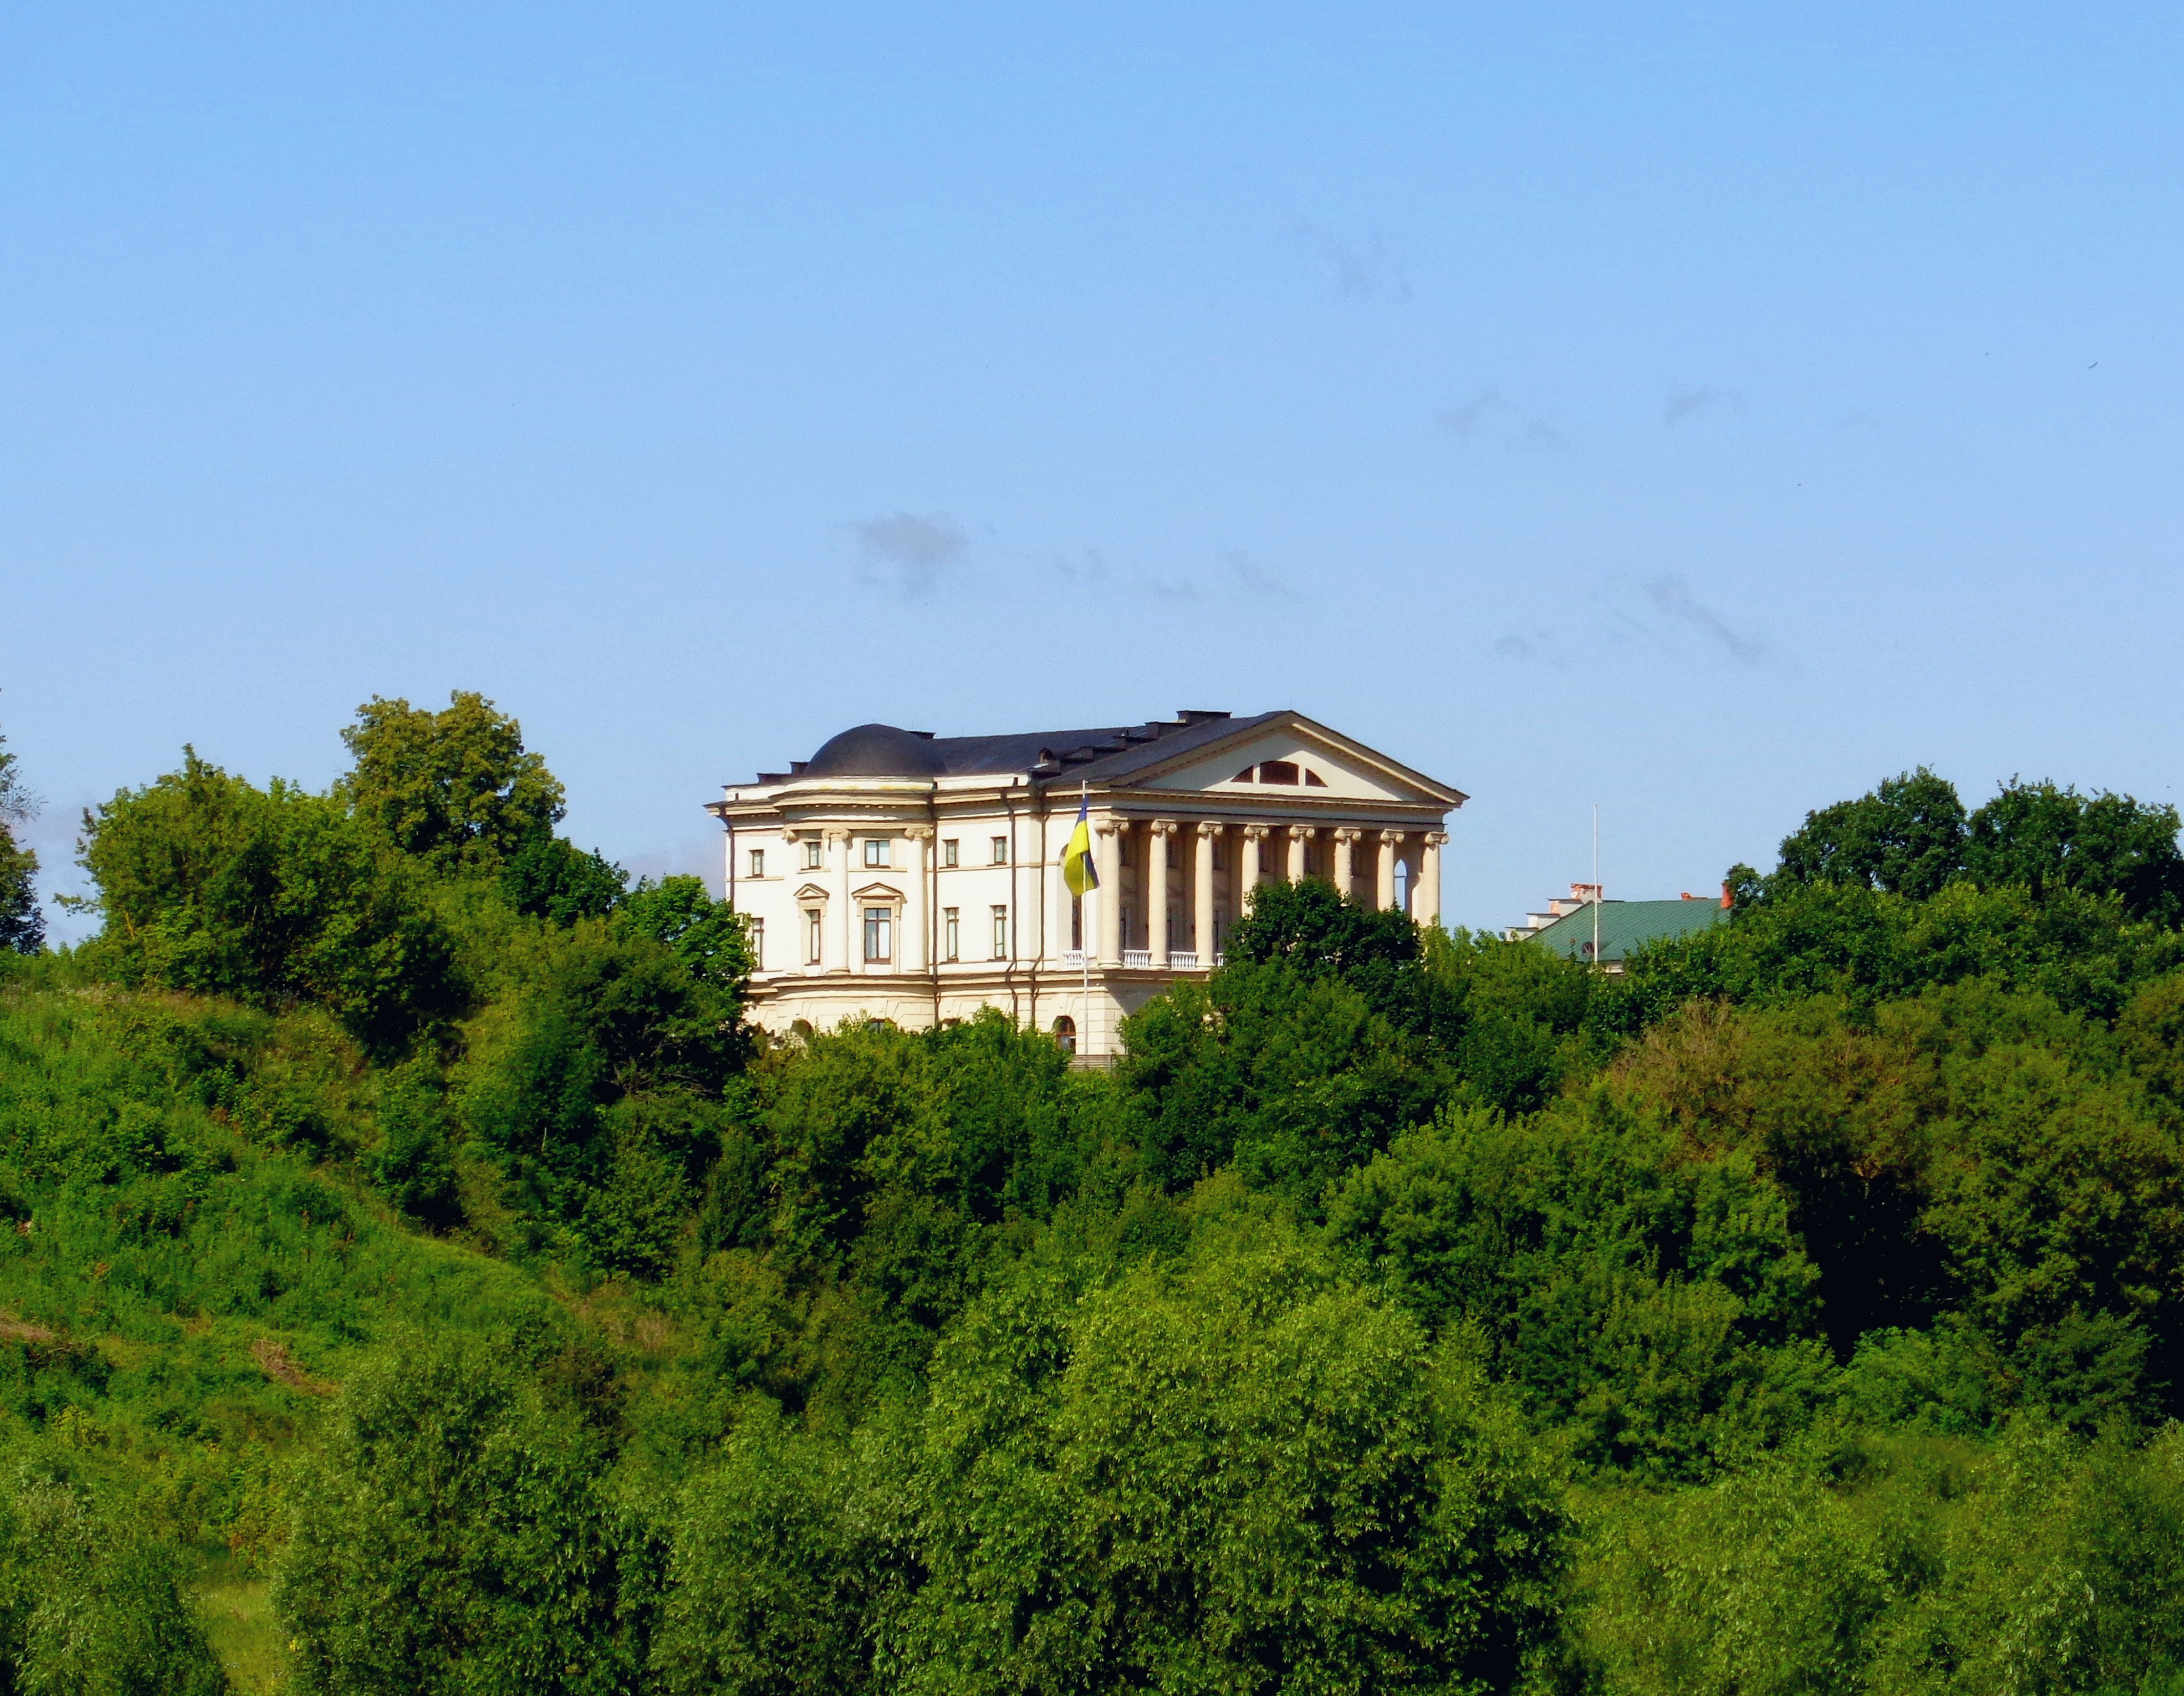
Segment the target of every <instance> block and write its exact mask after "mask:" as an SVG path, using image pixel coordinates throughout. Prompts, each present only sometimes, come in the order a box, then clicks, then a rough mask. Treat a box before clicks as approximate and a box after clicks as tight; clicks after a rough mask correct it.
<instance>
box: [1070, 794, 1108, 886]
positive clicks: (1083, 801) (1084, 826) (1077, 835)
mask: <svg viewBox="0 0 2184 1696" xmlns="http://www.w3.org/2000/svg"><path fill="white" fill-rule="evenodd" d="M1061 881H1063V882H1064V883H1066V884H1067V885H1068V886H1069V892H1070V893H1071V894H1072V895H1074V896H1075V897H1076V898H1078V900H1080V901H1082V900H1083V899H1084V892H1085V891H1086V890H1088V889H1097V888H1098V887H1100V874H1099V872H1098V870H1095V867H1094V866H1093V864H1092V798H1091V797H1090V796H1089V795H1085V796H1083V797H1080V798H1079V799H1078V803H1077V828H1076V829H1075V830H1073V831H1071V832H1070V833H1069V842H1068V846H1067V847H1066V848H1063V849H1062V850H1061Z"/></svg>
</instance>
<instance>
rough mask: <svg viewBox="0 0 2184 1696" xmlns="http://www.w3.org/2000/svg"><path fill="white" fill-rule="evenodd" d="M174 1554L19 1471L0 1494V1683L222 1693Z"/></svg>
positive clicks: (83, 1693) (71, 1494) (82, 1695)
mask: <svg viewBox="0 0 2184 1696" xmlns="http://www.w3.org/2000/svg"><path fill="white" fill-rule="evenodd" d="M0 1688H6V1689H8V1691H10V1692H20V1693H22V1696H220V1693H224V1692H225V1691H226V1689H227V1679H226V1676H225V1675H224V1674H222V1672H221V1671H220V1663H219V1661H218V1660H215V1659H214V1656H213V1653H212V1650H211V1648H210V1647H209V1645H208V1644H207V1643H206V1642H205V1637H204V1632H203V1629H202V1628H201V1627H200V1626H198V1621H197V1618H196V1615H194V1613H193V1612H192V1610H191V1608H190V1604H189V1600H188V1599H187V1596H186V1595H185V1594H184V1593H183V1590H182V1588H181V1563H180V1561H179V1560H177V1559H176V1551H175V1549H173V1548H172V1547H171V1546H170V1545H168V1544H166V1543H161V1542H159V1541H158V1540H157V1539H155V1538H151V1537H149V1536H148V1535H146V1534H145V1533H144V1532H142V1531H140V1530H137V1529H136V1528H134V1527H132V1526H128V1525H127V1524H125V1523H120V1524H117V1523H115V1522H114V1521H113V1520H111V1519H110V1518H109V1517H108V1516H107V1515H103V1514H102V1513H101V1512H100V1511H99V1510H97V1507H96V1506H95V1505H94V1504H92V1501H91V1500H90V1499H87V1498H86V1496H85V1495H84V1494H83V1493H82V1492H81V1491H80V1490H79V1489H76V1488H75V1487H71V1486H70V1485H68V1484H65V1483H62V1482H57V1481H54V1480H51V1479H44V1478H39V1477H36V1476H25V1477H24V1478H22V1479H21V1480H20V1481H19V1482H18V1483H17V1484H16V1486H15V1487H14V1489H13V1490H12V1491H10V1492H8V1493H4V1495H0Z"/></svg>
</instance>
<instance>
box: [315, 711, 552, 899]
mask: <svg viewBox="0 0 2184 1696" xmlns="http://www.w3.org/2000/svg"><path fill="white" fill-rule="evenodd" d="M342 740H343V742H346V743H347V744H348V751H349V753H351V754H352V755H353V756H354V758H355V760H356V768H355V770H353V771H351V772H350V773H349V774H348V776H347V777H346V778H344V779H343V782H342V793H343V795H344V796H345V797H346V798H347V799H348V802H349V804H351V806H353V807H354V809H355V811H356V814H357V816H358V817H359V819H361V820H364V821H365V824H366V825H367V826H370V828H371V829H372V830H373V831H376V833H377V834H379V835H380V836H382V837H384V838H385V839H386V840H387V841H388V842H392V843H393V845H394V846H395V847H396V848H399V849H401V850H402V852H403V853H404V854H413V855H415V856H416V857H417V858H418V859H422V860H425V861H426V862H427V863H428V864H430V865H432V867H433V868H434V870H437V871H441V872H443V873H454V872H462V871H497V870H499V869H500V868H501V867H502V866H504V865H506V864H507V863H508V862H509V861H510V859H513V858H514V857H515V855H516V854H518V853H519V852H520V851H521V849H522V848H524V847H525V845H526V843H528V842H532V841H533V840H534V839H535V838H537V837H540V836H549V835H550V834H551V831H552V829H553V827H554V826H555V825H556V824H558V823H560V820H561V815H562V814H563V812H564V810H565V809H564V808H563V805H562V799H563V795H562V789H561V785H560V781H559V780H558V779H557V778H555V776H554V774H553V773H552V772H550V771H549V770H547V769H546V762H545V760H544V759H542V758H540V757H539V756H538V754H535V753H530V752H528V751H526V749H525V748H524V746H523V727H522V726H521V725H519V724H518V723H516V721H515V720H514V719H512V718H510V717H509V715H507V714H505V713H503V712H500V711H499V710H498V709H496V708H495V707H494V706H493V703H492V702H490V701H488V700H487V699H486V698H485V697H484V696H482V695H480V694H477V693H475V692H471V691H467V690H457V691H455V692H454V693H452V694H450V695H449V696H448V704H447V706H446V707H445V708H443V709H442V710H440V711H439V712H437V713H436V712H433V711H432V710H431V709H428V708H424V707H413V706H411V705H410V704H409V702H407V701H404V700H393V701H389V700H386V699H383V698H381V697H379V696H376V695H375V696H373V697H372V698H371V699H370V701H368V702H366V703H365V704H364V705H363V706H361V707H359V708H358V709H356V722H355V723H354V724H353V725H351V726H348V729H346V730H344V731H343V732H342Z"/></svg>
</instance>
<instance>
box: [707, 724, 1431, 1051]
mask: <svg viewBox="0 0 2184 1696" xmlns="http://www.w3.org/2000/svg"><path fill="white" fill-rule="evenodd" d="M1080 798H1084V800H1086V801H1087V802H1089V807H1090V810H1091V822H1092V831H1093V837H1092V840H1093V843H1094V848H1095V865H1096V866H1097V867H1098V870H1099V887H1098V888H1097V889H1096V890H1095V891H1094V892H1091V893H1090V894H1089V896H1088V897H1087V898H1085V899H1084V901H1083V902H1082V903H1079V902H1078V900H1076V898H1073V896H1072V895H1071V894H1070V892H1069V890H1068V888H1067V885H1065V884H1064V882H1063V881H1062V877H1061V854H1062V849H1063V848H1064V847H1065V846H1066V845H1067V842H1068V840H1069V837H1070V833H1071V831H1073V830H1074V829H1075V827H1076V823H1077V815H1078V805H1079V800H1080ZM1463 800H1464V797H1463V795H1462V794H1461V793H1459V792H1457V791H1456V790H1454V789H1451V788H1450V787H1448V786H1447V785H1446V784H1444V783H1437V782H1435V781H1434V780H1433V779H1431V778H1429V777H1427V776H1423V775H1422V774H1420V773H1418V772H1416V771H1413V770H1411V769H1410V768H1409V767H1408V766H1405V765H1398V764H1397V763H1396V761H1394V760H1392V759H1389V758H1388V757H1387V756H1386V755H1385V754H1382V753H1375V752H1373V749H1371V748H1367V747H1365V746H1364V745H1363V744H1362V743H1359V742H1352V741H1351V740H1350V738H1348V737H1345V736H1343V735H1341V734H1340V733H1339V732H1337V731H1331V730H1329V729H1328V728H1327V727H1326V726H1323V725H1318V724H1315V723H1313V722H1312V720H1310V719H1307V718H1306V717H1305V716H1304V715H1302V714H1301V713H1295V712H1274V713H1259V714H1256V715H1252V716H1251V717H1248V718H1236V717H1233V716H1231V715H1229V714H1227V713H1212V712H1186V713H1184V714H1181V715H1178V717H1176V718H1173V719H1163V720H1155V721H1153V722H1151V723H1150V724H1143V725H1131V726H1123V727H1117V728H1113V729H1106V730H1079V731H1039V732H1032V733H1028V734H1023V735H1014V736H985V737H934V736H933V735H931V734H930V733H928V732H924V731H903V730H897V729H895V728H894V726H889V725H860V726H857V727H856V728H855V729H854V730H847V731H843V732H842V733H841V734H840V735H839V736H837V737H833V739H832V740H830V741H829V742H827V743H826V745H825V746H823V747H822V748H820V749H819V751H818V752H817V753H815V754H813V755H812V756H811V759H807V760H799V761H797V762H796V763H795V764H794V765H791V766H790V767H789V769H788V770H787V771H785V772H764V773H761V774H760V776H758V777H757V778H756V779H755V780H754V781H751V782H749V783H740V784H733V785H730V786H728V787H727V790H726V792H725V793H724V795H723V798H721V800H719V801H716V802H713V803H711V804H710V805H709V806H708V807H707V809H706V810H707V811H708V812H710V813H712V814H713V815H715V816H716V817H717V818H718V819H719V820H721V823H722V824H723V825H724V826H727V896H728V899H729V901H730V902H731V903H733V905H734V906H735V908H736V909H737V910H738V912H740V913H742V914H744V915H745V916H746V918H747V919H748V920H749V924H750V928H751V933H752V936H753V937H754V939H755V942H756V944H757V948H758V951H759V955H758V970H757V972H756V975H755V977H754V979H753V981H752V987H751V1001H752V1008H751V1011H752V1015H753V1017H754V1018H755V1019H756V1020H758V1022H759V1023H760V1024H761V1025H763V1026H766V1028H768V1029H769V1030H772V1031H775V1032H787V1031H788V1030H790V1029H791V1028H793V1027H794V1026H796V1025H797V1024H798V1023H799V1022H805V1023H808V1024H809V1025H811V1026H814V1027H816V1028H820V1029H824V1028H827V1027H828V1026H833V1025H834V1024H836V1023H838V1021H840V1020H844V1019H847V1018H866V1019H888V1020H894V1022H895V1023H897V1024H899V1025H902V1026H907V1027H910V1028H913V1029H922V1028H923V1027H925V1026H931V1025H933V1024H937V1023H940V1022H942V1021H944V1020H953V1019H961V1018H967V1017H969V1016H970V1015H972V1014H973V1013H975V1012H977V1011H978V1009H980V1008H982V1007H998V1008H1000V1009H1002V1010H1004V1011H1006V1012H1007V1013H1008V1014H1009V1015H1011V1017H1013V1018H1014V1019H1015V1020H1017V1022H1018V1023H1019V1024H1022V1025H1026V1026H1034V1027H1036V1028H1038V1029H1040V1030H1050V1031H1054V1032H1057V1033H1059V1034H1060V1035H1061V1037H1063V1039H1064V1041H1065V1042H1066V1043H1067V1044H1069V1045H1070V1046H1072V1047H1073V1048H1075V1049H1076V1050H1077V1051H1078V1053H1080V1054H1084V1055H1085V1056H1087V1057H1100V1056H1106V1055H1108V1054H1112V1053H1113V1052H1114V1049H1115V1045H1116V1042H1115V1038H1116V1031H1117V1026H1118V1025H1119V1023H1120V1021H1121V1020H1122V1018H1123V1015H1126V1014H1128V1013H1131V1012H1134V1010H1136V1009H1138V1008H1139V1007H1141V1006H1143V1005H1144V1004H1145V1003H1146V1002H1147V1001H1149V1000H1150V999H1151V998H1153V997H1154V996H1155V995H1156V994H1158V993H1160V992H1161V990H1162V988H1164V987H1166V986H1167V984H1169V983H1170V982H1172V981H1174V980H1175V979H1176V978H1177V977H1178V976H1184V975H1185V974H1187V973H1192V972H1205V971H1209V970H1212V968H1213V966H1214V965H1217V964H1218V963H1219V961H1220V959H1221V950H1222V943H1223V938H1224V937H1226V936H1227V935H1228V933H1229V926H1230V925H1231V924H1232V923H1233V922H1234V919H1235V917H1236V915H1238V914H1239V913H1240V912H1241V911H1243V910H1244V909H1245V908H1246V907H1247V906H1248V905H1249V904H1250V900H1251V891H1252V890H1253V889H1254V888H1256V887H1257V886H1258V885H1259V884H1261V883H1262V882H1264V881H1268V880H1269V879H1274V878H1299V877H1304V876H1319V877H1326V878H1330V879H1332V880H1333V881H1334V883H1335V885H1336V886H1337V887H1339V888H1341V889H1344V890H1347V891H1351V892H1353V893H1355V894H1357V896H1358V897H1359V898H1369V899H1370V900H1372V901H1373V903H1374V904H1377V905H1379V906H1382V907H1391V906H1392V907H1401V908H1403V909H1406V910H1407V911H1408V912H1410V913H1411V914H1412V915H1413V916H1415V917H1416V918H1418V920H1420V921H1421V922H1424V923H1428V924H1431V923H1435V922H1437V921H1438V920H1439V919H1440V848H1441V844H1442V843H1444V842H1446V841H1447V840H1448V838H1447V837H1446V835H1445V834H1444V833H1443V832H1442V830H1441V825H1442V823H1443V822H1444V820H1446V817H1447V815H1448V813H1449V812H1450V810H1451V809H1453V808H1456V807H1460V806H1461V805H1463ZM1088 927H1089V928H1088Z"/></svg>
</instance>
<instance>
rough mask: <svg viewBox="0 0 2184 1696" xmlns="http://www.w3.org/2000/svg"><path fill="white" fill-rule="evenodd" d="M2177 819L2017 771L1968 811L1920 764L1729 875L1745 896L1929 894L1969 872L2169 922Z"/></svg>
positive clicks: (2174, 912)
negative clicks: (1805, 891) (1758, 867)
mask: <svg viewBox="0 0 2184 1696" xmlns="http://www.w3.org/2000/svg"><path fill="white" fill-rule="evenodd" d="M2179 827H2180V821H2179V820H2178V817H2177V814H2176V808H2174V807H2172V806H2170V805H2168V804H2160V805H2155V804H2151V803H2148V802H2142V801H2137V800H2134V799H2133V798H2131V797H2130V796H2128V795H2116V794H2111V793H2109V792H2107V791H2105V790H2103V791H2102V792H2100V793H2099V794H2097V795H2092V796H2083V795H2081V794H2079V793H2078V792H2077V791H2076V790H2075V789H2069V788H2059V787H2056V786H2055V785H2054V784H2053V783H2047V782H2042V783H2027V782H2025V781H2023V780H2022V779H2012V780H2011V781H2009V782H2008V783H2005V784H2004V785H2003V786H2002V788H2001V790H2000V792H1998V793H1997V795H1996V796H1995V797H1994V798H1993V799H1992V800H1991V801H1989V802H1988V803H1987V804H1986V805H1985V806H1983V807H1981V808H1980V809H1978V810H1977V811H1975V812H1974V813H1973V814H1971V815H1970V817H1969V818H1967V817H1966V816H1965V813H1964V804H1963V803H1962V802H1961V801H1959V800H1958V798H1957V792H1956V788H1955V787H1954V786H1953V785H1952V784H1951V783H1950V782H1949V781H1947V779H1946V778H1941V777H1936V776H1935V775H1934V774H1933V773H1932V772H1931V771H1930V770H1927V769H1926V768H1925V766H1923V765H1922V766H1920V767H1919V769H1918V770H1916V771H1907V772H1904V773H1903V774H1901V775H1900V776H1895V777H1892V778H1889V779H1888V780H1887V781H1885V782H1883V783H1882V784H1881V785H1880V787H1878V788H1876V789H1875V790H1874V791H1873V792H1870V793H1869V794H1866V795H1862V796H1860V797H1859V798H1858V799H1857V800H1855V801H1838V802H1836V804H1834V805H1833V806H1831V807H1825V808H1822V809H1820V810H1819V811H1818V812H1813V813H1808V814H1807V815H1805V822H1804V825H1803V826H1802V827H1801V828H1800V829H1798V830H1797V831H1793V832H1791V834H1790V835H1789V836H1787V837H1784V838H1783V841H1782V848H1781V863H1780V865H1779V866H1778V867H1777V868H1776V870H1775V872H1774V873H1773V875H1772V876H1767V877H1761V876H1759V875H1758V873H1756V872H1754V871H1752V869H1751V868H1750V867H1749V866H1735V867H1732V868H1731V869H1730V874H1729V878H1730V885H1731V887H1732V888H1733V889H1734V890H1735V891H1736V895H1737V902H1738V904H1739V905H1740V906H1744V905H1747V904H1755V903H1756V904H1764V903H1765V902H1766V901H1768V900H1769V899H1771V898H1774V897H1775V895H1778V894H1780V893H1782V892H1786V891H1792V890H1797V889H1802V888H1809V887H1812V886H1814V885H1835V886H1837V887H1849V888H1856V889H1879V890H1885V891H1886V892H1889V893H1891V894H1897V895H1903V896H1907V897H1908V898H1911V899H1913V900H1914V901H1925V900H1931V898H1934V897H1935V896H1936V895H1939V894H1940V893H1941V892H1942V890H1943V889H1944V888H1945V887H1947V885H1948V884H1949V883H1951V882H1952V881H1955V880H1957V879H1958V878H1964V879H1966V880H1968V881H1970V882H1971V883H1973V884H1975V886H1977V887H1980V888H1981V889H1989V890H1998V889H2021V890H2023V891H2025V892H2026V894H2027V895H2028V896H2029V897H2030V898H2031V900H2032V901H2034V902H2035V903H2038V902H2042V901H2045V900H2047V899H2048V898H2049V897H2050V896H2052V895H2055V894H2059V893H2062V892H2076V893H2078V894H2081V895H2088V896H2092V897H2094V898H2113V899H2114V900H2115V901H2117V902H2120V904H2121V906H2122V909H2123V910H2124V912H2125V913H2126V914H2127V915H2130V916H2131V918H2133V919H2135V920H2146V921H2151V922H2153V923H2156V924H2159V925H2162V926H2175V925H2176V924H2177V923H2178V921H2179V920H2184V854H2179V852H2178V850H2177V846H2176V833H2177V831H2178V829H2179Z"/></svg>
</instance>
